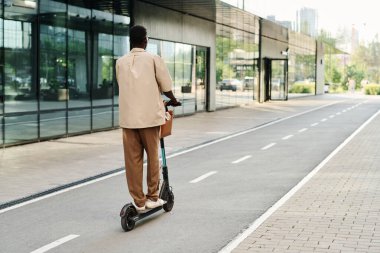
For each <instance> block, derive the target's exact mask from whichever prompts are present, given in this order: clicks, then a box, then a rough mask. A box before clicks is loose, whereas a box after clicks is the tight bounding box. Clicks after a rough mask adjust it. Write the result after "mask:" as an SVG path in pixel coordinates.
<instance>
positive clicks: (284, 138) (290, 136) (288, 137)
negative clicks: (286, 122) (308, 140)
mask: <svg viewBox="0 0 380 253" xmlns="http://www.w3.org/2000/svg"><path fill="white" fill-rule="evenodd" d="M293 136H294V135H292V134H290V135H287V136H285V137H282V139H283V140H288V139H290V138H292V137H293Z"/></svg>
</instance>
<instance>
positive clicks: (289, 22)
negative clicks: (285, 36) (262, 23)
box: [267, 15, 293, 30]
mask: <svg viewBox="0 0 380 253" xmlns="http://www.w3.org/2000/svg"><path fill="white" fill-rule="evenodd" d="M267 19H268V20H270V21H272V22H275V23H277V24H279V25H282V26H284V27H286V28H288V29H289V30H293V29H292V22H291V21H287V20H286V21H280V20H276V16H275V15H269V16H267Z"/></svg>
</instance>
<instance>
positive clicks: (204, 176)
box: [189, 171, 218, 184]
mask: <svg viewBox="0 0 380 253" xmlns="http://www.w3.org/2000/svg"><path fill="white" fill-rule="evenodd" d="M216 173H218V172H217V171H210V172H208V173H206V174H204V175H202V176H200V177H197V178H196V179H194V180H191V181H190V182H189V183H190V184H195V183H199V182H200V181H202V180H205V179H206V178H208V177H210V176H212V175H214V174H216Z"/></svg>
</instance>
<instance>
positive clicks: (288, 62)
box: [0, 0, 316, 147]
mask: <svg viewBox="0 0 380 253" xmlns="http://www.w3.org/2000/svg"><path fill="white" fill-rule="evenodd" d="M197 1H198V0H197ZM197 1H193V0H190V1H185V0H182V1H173V2H171V1H166V2H165V1H164V2H162V5H160V4H161V2H160V3H158V2H157V1H153V2H152V1H150V0H147V1H142V2H140V1H138V0H135V1H121V0H106V1H89V0H55V1H53V0H3V1H0V146H3V147H4V146H10V145H17V144H21V143H28V142H37V141H42V140H49V139H54V138H60V137H66V136H71V135H78V134H84V133H91V132H94V131H100V130H105V129H114V128H118V119H119V108H118V96H119V92H118V85H117V82H116V79H115V62H116V60H117V59H118V58H119V57H120V56H122V55H124V54H126V53H128V52H129V50H130V45H129V37H128V36H129V28H130V26H131V25H132V24H133V23H134V22H135V21H136V20H137V21H138V22H145V23H144V24H145V25H147V26H148V27H147V28H148V35H149V32H152V34H153V35H155V36H156V37H155V36H152V37H150V38H149V43H148V48H147V51H149V52H152V53H154V54H157V55H160V56H161V57H162V58H163V59H164V61H165V62H166V64H167V67H168V69H169V72H170V74H171V76H172V79H173V91H174V93H175V95H176V97H177V98H178V99H179V100H180V101H181V102H182V106H181V107H176V108H175V114H176V115H188V114H193V113H196V112H200V111H206V110H209V111H213V110H215V109H221V108H225V107H230V106H237V105H242V104H247V103H251V102H252V101H255V100H257V101H259V102H262V101H265V100H266V99H263V98H261V97H262V96H263V95H265V94H264V92H263V91H264V90H266V87H270V91H271V94H270V95H271V96H269V99H282V98H285V99H286V98H287V92H288V91H289V92H293V91H294V90H295V91H294V92H295V93H298V92H299V90H296V89H295V88H297V86H302V87H304V86H310V87H313V86H315V85H316V84H315V80H316V77H315V76H316V63H315V62H316V45H315V40H314V39H312V38H310V37H308V36H305V35H300V34H297V33H295V32H291V31H289V35H287V36H285V37H286V38H289V40H288V41H287V40H286V41H285V42H281V43H282V44H284V45H285V48H286V47H287V46H288V48H289V55H288V56H287V58H286V59H285V60H284V59H283V60H282V61H278V58H276V57H275V56H273V52H275V53H277V54H280V52H282V51H283V50H284V49H282V48H281V49H280V47H278V45H279V43H278V42H279V40H278V38H277V35H276V31H277V30H276V29H271V30H270V31H272V32H273V38H272V37H271V36H272V35H271V33H268V34H269V35H268V34H262V31H263V30H264V29H262V28H263V27H262V26H263V22H262V21H263V19H261V18H259V17H257V16H255V15H253V14H251V13H248V12H246V11H244V10H243V9H244V8H243V5H244V1H236V4H235V5H236V6H237V7H239V8H240V9H239V8H236V7H233V6H231V5H229V4H228V3H225V2H222V1H219V0H217V1H209V0H207V1H206V0H205V1H204V2H203V3H204V4H205V5H204V7H201V6H200V5H196V2H197ZM230 2H233V1H230ZM136 6H137V7H139V8H137V7H136ZM202 6H203V5H202ZM185 8H187V9H185ZM136 10H137V11H136ZM149 11H150V12H149ZM160 11H161V12H162V13H164V14H160V13H161V12H160ZM192 11H193V13H192V14H191V15H184V13H189V12H190V13H191V12H192ZM133 12H136V13H133ZM202 13H203V14H202ZM137 14H138V15H137ZM148 14H149V15H148ZM197 14H201V15H202V16H197ZM160 15H161V16H160ZM147 16H149V18H146V17H147ZM152 16H154V17H152ZM169 16H170V17H169ZM210 16H212V18H211V19H210V18H209V17H210ZM204 22H207V24H206V23H204ZM157 24H159V25H157ZM276 25H277V24H273V27H274V26H276ZM162 27H165V29H166V28H168V29H169V28H170V29H172V30H173V31H163V30H161V29H162ZM280 30H281V31H282V30H283V29H279V31H280ZM277 33H278V32H277ZM280 33H282V32H280ZM162 34H165V35H162ZM181 34H182V35H181ZM197 36H198V37H197ZM194 37H196V38H195V39H194ZM263 38H264V39H263ZM263 41H267V42H268V43H267V46H264V47H263V44H265V43H263ZM260 43H261V44H260ZM282 44H281V45H282ZM263 48H265V50H264V49H263ZM264 51H265V52H266V53H265V55H264V56H262V54H263V52H264ZM272 51H273V52H272ZM268 57H269V58H268ZM268 59H269V60H271V65H266V62H268V61H267V60H268ZM276 64H277V65H278V66H277V65H276ZM281 64H282V65H281ZM284 64H285V65H284ZM268 66H269V67H268ZM267 71H270V72H271V73H270V75H267V74H266V72H267ZM268 77H270V78H268ZM278 80H280V82H278ZM277 83H279V85H280V88H281V90H282V91H283V92H282V93H280V92H279V91H277V90H276V89H275V88H276V87H277V86H276V84H277ZM281 85H282V86H281ZM288 85H289V87H288ZM294 87H295V88H294ZM297 89H300V88H297ZM276 92H277V93H276ZM308 92H309V93H310V94H315V89H314V90H313V89H312V88H311V90H309V91H308ZM267 97H268V96H267Z"/></svg>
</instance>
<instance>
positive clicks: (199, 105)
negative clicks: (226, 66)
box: [195, 46, 208, 111]
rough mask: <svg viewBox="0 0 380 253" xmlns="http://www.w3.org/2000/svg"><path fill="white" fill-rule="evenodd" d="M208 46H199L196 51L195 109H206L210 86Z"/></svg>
mask: <svg viewBox="0 0 380 253" xmlns="http://www.w3.org/2000/svg"><path fill="white" fill-rule="evenodd" d="M207 73H208V70H207V48H205V47H198V46H197V48H196V53H195V91H196V93H195V96H196V97H195V98H196V99H195V100H196V105H195V110H196V111H204V110H206V89H207V87H208V85H207V84H208V79H207Z"/></svg>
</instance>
